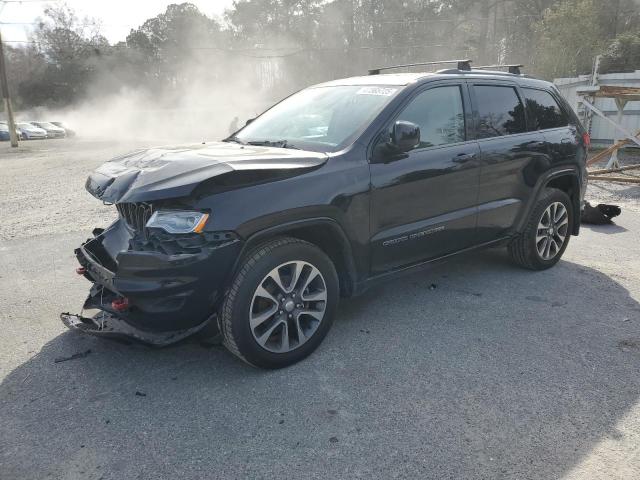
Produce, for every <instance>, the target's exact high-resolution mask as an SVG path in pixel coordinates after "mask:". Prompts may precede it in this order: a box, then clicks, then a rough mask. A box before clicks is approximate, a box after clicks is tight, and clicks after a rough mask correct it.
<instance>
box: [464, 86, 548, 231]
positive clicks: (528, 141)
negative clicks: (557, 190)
mask: <svg viewBox="0 0 640 480" xmlns="http://www.w3.org/2000/svg"><path fill="white" fill-rule="evenodd" d="M471 95H472V96H471V100H472V103H473V110H474V118H475V125H476V135H477V138H478V144H479V146H480V152H481V153H480V163H481V165H480V184H479V192H478V228H477V240H478V242H479V243H482V242H488V241H491V240H495V239H498V238H501V237H503V236H506V235H507V234H508V233H510V230H511V229H512V228H513V226H514V224H515V222H516V220H517V218H518V216H519V213H520V212H521V211H522V209H523V206H524V203H525V200H526V199H527V198H528V196H529V195H530V192H531V191H532V188H533V186H534V185H535V178H537V177H536V175H535V173H536V172H537V171H538V170H541V171H545V170H546V169H547V168H548V165H549V156H548V153H547V146H546V145H545V139H544V136H543V135H542V133H540V132H538V131H533V132H531V131H528V129H527V123H526V114H525V104H524V101H523V99H522V96H521V93H520V91H519V89H518V87H517V85H516V84H515V83H511V82H500V81H495V82H491V81H482V82H480V81H478V82H472V87H471Z"/></svg>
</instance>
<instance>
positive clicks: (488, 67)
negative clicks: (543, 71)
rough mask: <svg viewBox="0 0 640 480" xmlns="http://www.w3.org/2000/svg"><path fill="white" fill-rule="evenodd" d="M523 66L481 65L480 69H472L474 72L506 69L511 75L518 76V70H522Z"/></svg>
mask: <svg viewBox="0 0 640 480" xmlns="http://www.w3.org/2000/svg"><path fill="white" fill-rule="evenodd" d="M523 67H524V65H482V66H481V67H473V68H474V70H491V69H492V68H507V69H508V70H509V73H513V74H514V75H520V74H521V72H520V69H521V68H523Z"/></svg>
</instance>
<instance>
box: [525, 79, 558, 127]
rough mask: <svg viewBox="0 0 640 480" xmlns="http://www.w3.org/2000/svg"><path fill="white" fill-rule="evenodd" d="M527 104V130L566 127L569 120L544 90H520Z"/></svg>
mask: <svg viewBox="0 0 640 480" xmlns="http://www.w3.org/2000/svg"><path fill="white" fill-rule="evenodd" d="M522 91H523V93H524V97H525V103H526V104H527V117H528V120H529V130H546V129H548V128H558V127H564V126H566V125H568V123H569V119H568V118H567V116H566V115H565V113H564V112H563V111H562V109H561V108H560V105H558V102H556V99H555V98H553V96H552V95H551V94H550V93H549V92H546V91H544V90H536V89H534V88H523V89H522Z"/></svg>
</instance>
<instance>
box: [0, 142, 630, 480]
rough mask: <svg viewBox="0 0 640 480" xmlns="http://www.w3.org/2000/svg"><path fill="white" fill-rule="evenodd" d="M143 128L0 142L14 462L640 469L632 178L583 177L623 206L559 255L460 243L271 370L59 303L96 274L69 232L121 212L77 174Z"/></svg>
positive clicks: (343, 470)
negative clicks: (443, 259) (83, 263)
mask: <svg viewBox="0 0 640 480" xmlns="http://www.w3.org/2000/svg"><path fill="white" fill-rule="evenodd" d="M140 146H141V145H136V144H132V143H128V144H113V143H109V142H91V141H83V140H77V141H74V140H46V141H37V142H36V141H34V142H24V143H23V144H22V146H21V147H20V149H19V150H18V151H13V150H11V149H10V148H9V147H8V146H7V145H2V146H0V172H2V173H1V174H0V175H1V176H2V181H1V182H0V212H1V218H0V220H1V222H0V305H2V309H1V310H0V332H2V333H1V334H0V478H1V479H3V480H4V479H5V478H6V479H12V480H13V479H44V478H55V479H100V478H102V479H104V480H107V479H118V480H120V479H130V478H131V479H133V478H144V479H178V478H179V479H196V478H225V479H232V478H322V479H327V478H384V479H387V478H438V479H440V478H491V479H494V478H519V479H551V478H565V479H585V478H602V479H605V478H606V479H611V478H620V479H623V478H624V479H633V478H640V449H639V447H638V445H640V375H639V372H640V200H639V199H640V186H633V185H615V184H608V183H606V184H605V183H599V184H593V185H591V186H590V189H589V193H588V199H591V200H594V202H593V203H598V202H603V201H607V202H613V203H617V204H619V205H621V206H622V208H623V213H622V215H621V216H620V217H618V218H616V219H615V220H616V224H615V225H611V226H599V227H589V226H585V227H583V230H582V233H581V235H580V236H579V237H577V238H573V239H572V240H571V243H570V245H569V248H568V250H567V252H566V254H565V256H564V258H563V260H562V261H561V262H560V263H559V264H558V266H557V267H555V268H553V269H552V270H549V271H546V272H540V273H531V272H527V271H524V270H520V269H518V268H515V267H512V266H511V265H510V264H509V263H508V261H507V256H506V254H505V252H504V251H503V250H489V251H486V252H483V253H480V254H476V255H471V256H461V257H459V258H457V259H456V260H454V261H451V262H449V263H447V264H441V265H439V266H437V267H434V268H433V269H431V270H428V271H426V272H423V273H420V274H416V275H412V276H408V277H406V278H403V279H400V280H397V281H394V282H392V283H389V284H386V285H383V286H381V287H379V288H377V289H375V290H372V291H370V292H368V293H366V294H365V295H364V296H362V297H359V298H356V299H351V300H346V301H344V302H343V303H342V304H341V307H340V311H339V316H338V319H337V321H336V324H335V325H334V328H333V329H332V331H331V332H330V333H329V335H328V337H327V339H326V340H325V342H324V343H323V344H322V345H321V347H320V348H319V349H318V351H317V352H316V353H314V354H313V355H312V356H311V357H309V358H308V359H307V360H305V361H303V362H302V363H300V364H297V365H294V366H292V367H290V368H287V369H284V370H280V371H270V372H265V371H260V370H256V369H252V368H250V367H248V366H246V365H245V364H243V363H241V362H239V361H237V360H236V359H235V358H234V357H232V356H231V355H229V354H227V353H226V352H225V351H224V349H222V348H220V347H205V346H203V345H200V344H199V343H198V342H196V341H189V342H184V343H182V344H179V345H175V346H173V347H171V348H166V349H151V348H147V347H144V346H140V345H125V344H120V343H115V342H109V341H105V340H99V339H94V338H90V337H84V336H80V335H78V334H76V333H73V332H69V331H67V330H66V328H65V327H64V326H63V325H62V324H61V323H60V321H59V318H58V314H59V312H61V311H69V310H70V311H72V312H77V311H78V310H79V307H80V305H81V303H82V301H83V299H84V297H85V295H86V293H87V288H88V283H87V282H86V281H85V280H84V279H82V278H79V277H78V276H77V275H75V273H74V269H75V267H76V264H75V260H74V256H73V249H74V248H75V247H76V246H77V245H78V244H79V243H80V242H81V241H82V240H84V239H85V238H86V237H87V236H88V235H89V233H90V231H91V230H92V229H93V228H94V227H95V226H103V225H105V224H106V223H107V222H109V221H110V220H111V219H112V218H114V214H115V208H113V207H109V206H104V205H101V204H100V203H99V202H98V201H96V200H95V199H93V198H92V197H91V196H90V195H89V194H87V193H86V192H85V190H84V180H85V178H86V176H87V174H88V173H89V172H90V171H91V170H92V169H93V168H95V167H96V166H98V165H99V164H100V163H102V162H103V161H104V160H106V159H108V158H110V157H111V156H113V155H116V154H118V153H124V152H127V151H130V150H132V149H135V148H137V147H140ZM76 354H78V355H77V356H76V357H74V358H70V357H72V356H74V355H76ZM62 360H68V361H62Z"/></svg>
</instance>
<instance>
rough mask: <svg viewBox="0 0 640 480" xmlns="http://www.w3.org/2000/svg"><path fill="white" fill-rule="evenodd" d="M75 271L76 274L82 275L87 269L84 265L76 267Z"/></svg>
mask: <svg viewBox="0 0 640 480" xmlns="http://www.w3.org/2000/svg"><path fill="white" fill-rule="evenodd" d="M76 273H77V274H78V275H84V274H85V273H87V269H86V268H84V267H78V268H76Z"/></svg>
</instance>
